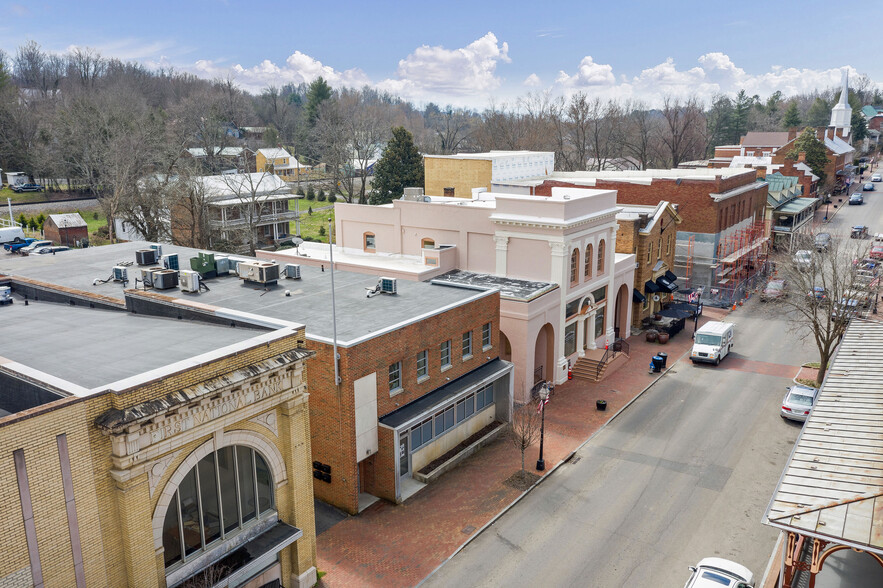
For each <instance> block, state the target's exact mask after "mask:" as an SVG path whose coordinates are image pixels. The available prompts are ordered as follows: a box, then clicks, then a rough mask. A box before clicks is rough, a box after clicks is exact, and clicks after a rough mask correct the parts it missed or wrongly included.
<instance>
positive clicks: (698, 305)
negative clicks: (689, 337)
mask: <svg viewBox="0 0 883 588" xmlns="http://www.w3.org/2000/svg"><path fill="white" fill-rule="evenodd" d="M701 301H702V286H700V287H698V288H696V314H694V315H693V337H695V336H696V330H697V329H698V328H699V312H700V311H701V310H702V302H701Z"/></svg>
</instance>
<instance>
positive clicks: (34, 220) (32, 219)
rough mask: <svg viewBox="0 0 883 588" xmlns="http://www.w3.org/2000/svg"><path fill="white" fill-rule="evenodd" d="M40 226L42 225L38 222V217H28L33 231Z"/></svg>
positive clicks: (29, 225)
mask: <svg viewBox="0 0 883 588" xmlns="http://www.w3.org/2000/svg"><path fill="white" fill-rule="evenodd" d="M39 226H40V225H39V224H37V219H35V218H31V219H28V227H29V228H30V229H31V230H32V231H36V230H37V228H38V227H39Z"/></svg>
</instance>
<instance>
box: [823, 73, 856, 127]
mask: <svg viewBox="0 0 883 588" xmlns="http://www.w3.org/2000/svg"><path fill="white" fill-rule="evenodd" d="M848 98H849V70H846V71H844V72H843V89H842V90H840V101H839V102H837V104H836V105H835V106H834V108H833V109H832V110H831V124H830V125H828V126H831V127H834V132H835V133H836V134H838V135H840V136H841V137H846V136H848V135H849V129H850V127H851V126H852V107H851V106H850V105H849V100H848ZM837 131H841V132H839V133H838V132H837Z"/></svg>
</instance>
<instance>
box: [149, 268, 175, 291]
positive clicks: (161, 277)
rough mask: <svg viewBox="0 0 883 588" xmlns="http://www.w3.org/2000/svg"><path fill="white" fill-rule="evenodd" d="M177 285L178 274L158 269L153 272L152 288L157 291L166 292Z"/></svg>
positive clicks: (173, 271)
mask: <svg viewBox="0 0 883 588" xmlns="http://www.w3.org/2000/svg"><path fill="white" fill-rule="evenodd" d="M177 285H178V272H176V271H175V270H170V269H160V270H156V271H154V272H153V287H154V288H156V289H157V290H168V289H169V288H174V287H175V286H177Z"/></svg>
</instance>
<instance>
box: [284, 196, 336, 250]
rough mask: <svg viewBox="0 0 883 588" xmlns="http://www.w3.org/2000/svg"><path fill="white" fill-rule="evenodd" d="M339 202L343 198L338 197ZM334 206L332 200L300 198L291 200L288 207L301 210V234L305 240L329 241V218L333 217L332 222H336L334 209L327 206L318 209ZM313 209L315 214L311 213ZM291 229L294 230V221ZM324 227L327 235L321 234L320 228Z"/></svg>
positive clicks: (291, 222)
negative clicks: (322, 200)
mask: <svg viewBox="0 0 883 588" xmlns="http://www.w3.org/2000/svg"><path fill="white" fill-rule="evenodd" d="M337 201H338V202H342V201H343V200H342V199H340V198H338V200H337ZM330 206H332V203H331V202H328V201H325V202H318V201H316V200H307V199H306V198H298V199H297V200H289V201H288V209H289V210H295V209H296V210H299V211H300V212H301V217H300V236H301V237H303V238H304V239H305V240H308V241H309V240H312V241H320V242H322V243H327V242H328V236H327V232H328V219H329V218H330V219H332V221H331V222H332V224H334V209H333V208H327V209H326V210H317V209H319V208H325V207H330ZM311 208H312V209H313V214H310V213H309V211H310V209H311ZM290 226H291V230H292V231H294V230H295V228H294V221H290ZM320 228H324V229H325V233H326V235H321V234H319V229H320Z"/></svg>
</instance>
